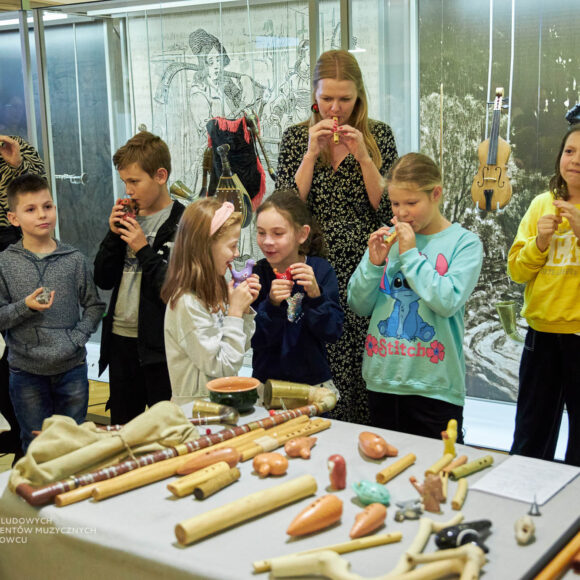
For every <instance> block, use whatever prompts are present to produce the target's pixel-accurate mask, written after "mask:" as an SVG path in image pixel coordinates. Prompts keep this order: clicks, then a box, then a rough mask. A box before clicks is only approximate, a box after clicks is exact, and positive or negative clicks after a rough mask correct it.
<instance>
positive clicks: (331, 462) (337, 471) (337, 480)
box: [328, 454, 346, 490]
mask: <svg viewBox="0 0 580 580" xmlns="http://www.w3.org/2000/svg"><path fill="white" fill-rule="evenodd" d="M328 477H329V478H330V487H331V488H332V489H336V490H339V489H344V488H345V487H346V461H345V460H344V457H343V456H342V455H338V454H335V455H331V456H330V457H329V458H328Z"/></svg>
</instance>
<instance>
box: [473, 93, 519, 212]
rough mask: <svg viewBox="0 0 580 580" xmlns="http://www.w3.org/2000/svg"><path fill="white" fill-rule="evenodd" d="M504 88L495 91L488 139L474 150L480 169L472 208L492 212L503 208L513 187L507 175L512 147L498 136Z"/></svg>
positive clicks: (474, 186)
mask: <svg viewBox="0 0 580 580" xmlns="http://www.w3.org/2000/svg"><path fill="white" fill-rule="evenodd" d="M502 98H503V88H497V89H496V90H495V100H494V103H493V121H492V124H491V134H490V137H489V139H486V140H485V141H483V142H482V143H480V145H479V148H478V150H477V156H478V158H479V169H478V171H477V175H476V176H475V178H474V180H473V184H472V185H471V198H472V199H473V203H474V204H475V207H477V208H478V209H481V210H485V211H495V210H498V209H501V208H502V207H504V206H505V205H506V204H507V203H508V202H509V200H510V199H511V196H512V186H511V183H510V180H509V177H508V175H507V162H508V159H509V156H510V152H511V147H510V145H509V143H508V142H507V141H506V140H505V139H502V138H501V137H500V136H499V121H500V115H501V106H502Z"/></svg>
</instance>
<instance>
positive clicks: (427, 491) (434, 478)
mask: <svg viewBox="0 0 580 580" xmlns="http://www.w3.org/2000/svg"><path fill="white" fill-rule="evenodd" d="M409 481H410V482H411V484H412V485H413V487H414V488H415V489H416V490H417V491H418V492H419V493H420V494H421V498H422V499H423V509H424V510H425V511H426V512H432V513H439V512H440V511H441V507H440V505H439V504H440V503H441V502H442V501H444V500H445V497H444V495H443V482H442V481H441V478H440V477H439V476H438V475H432V474H430V475H428V476H427V477H425V481H424V482H423V484H422V485H421V484H420V483H419V482H418V481H417V478H416V477H410V478H409Z"/></svg>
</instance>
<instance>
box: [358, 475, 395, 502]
mask: <svg viewBox="0 0 580 580" xmlns="http://www.w3.org/2000/svg"><path fill="white" fill-rule="evenodd" d="M352 488H353V489H354V492H355V493H356V495H357V497H358V499H359V501H360V502H361V503H362V504H364V505H369V504H371V503H375V502H377V503H382V504H384V505H389V502H390V501H391V494H390V493H389V491H388V489H387V488H386V487H385V486H384V485H381V484H380V483H376V482H374V481H368V480H367V479H364V480H363V481H359V482H358V483H353V484H352Z"/></svg>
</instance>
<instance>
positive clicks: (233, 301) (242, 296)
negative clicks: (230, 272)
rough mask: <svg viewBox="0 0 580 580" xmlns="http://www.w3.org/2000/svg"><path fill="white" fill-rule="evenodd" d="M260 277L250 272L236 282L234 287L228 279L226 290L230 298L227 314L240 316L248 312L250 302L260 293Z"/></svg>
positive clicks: (232, 282)
mask: <svg viewBox="0 0 580 580" xmlns="http://www.w3.org/2000/svg"><path fill="white" fill-rule="evenodd" d="M261 287H262V286H261V284H260V279H259V278H258V276H257V275H256V274H252V275H251V276H250V277H249V278H247V279H246V280H244V281H243V282H242V283H241V284H238V285H237V286H236V287H235V288H234V281H233V280H230V281H229V283H228V292H229V299H230V307H229V309H228V316H235V317H237V318H242V316H243V315H244V314H247V313H248V312H250V306H251V304H252V302H254V300H255V299H256V298H257V297H258V294H259V293H260V288H261Z"/></svg>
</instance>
